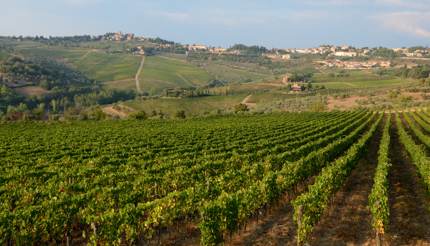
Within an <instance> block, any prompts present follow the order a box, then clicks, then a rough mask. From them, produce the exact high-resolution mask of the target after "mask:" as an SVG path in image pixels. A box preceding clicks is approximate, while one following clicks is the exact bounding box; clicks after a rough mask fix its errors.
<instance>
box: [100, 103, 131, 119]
mask: <svg viewBox="0 0 430 246" xmlns="http://www.w3.org/2000/svg"><path fill="white" fill-rule="evenodd" d="M102 110H103V112H104V113H105V114H108V115H110V116H116V117H119V118H121V119H124V118H127V117H128V114H127V113H125V112H123V111H121V110H118V109H115V108H114V107H113V106H112V105H110V106H106V107H103V108H102Z"/></svg>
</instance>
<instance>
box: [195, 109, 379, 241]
mask: <svg viewBox="0 0 430 246" xmlns="http://www.w3.org/2000/svg"><path fill="white" fill-rule="evenodd" d="M372 120H373V117H371V118H369V119H368V120H367V121H365V122H364V123H362V124H361V125H360V126H359V127H357V128H356V129H355V130H353V131H352V132H350V134H349V135H347V136H345V137H343V138H341V139H338V140H336V141H334V142H331V143H330V144H329V145H327V146H325V141H321V145H320V146H319V150H317V151H314V152H311V153H309V154H308V155H307V156H306V157H304V158H302V159H300V160H298V161H296V162H292V163H291V162H287V163H284V165H281V166H282V168H281V169H280V171H274V172H269V173H268V174H267V175H266V176H265V177H264V178H263V179H262V180H261V181H258V182H256V183H254V184H253V185H251V186H250V187H248V188H246V189H244V188H242V189H240V190H239V191H238V192H234V193H232V194H224V195H222V196H221V197H220V198H219V199H216V200H214V201H211V202H209V203H208V204H206V205H205V207H204V208H203V210H202V212H201V213H202V216H201V223H200V226H199V227H200V229H201V232H202V235H201V243H202V244H203V245H214V244H217V243H220V242H221V241H222V240H223V234H224V233H225V232H228V231H230V232H232V231H234V230H235V229H236V228H237V227H238V225H240V224H241V223H244V222H246V219H247V218H249V217H250V216H252V215H253V214H255V213H256V212H258V210H259V209H260V208H262V207H263V206H264V205H266V204H269V203H270V202H273V201H274V200H275V199H276V198H277V197H279V196H280V195H281V194H282V193H284V192H286V191H287V192H288V191H292V190H294V186H295V185H297V184H298V183H299V182H301V181H303V180H304V179H306V178H308V177H310V176H312V175H314V174H315V173H317V172H319V170H320V169H321V168H322V167H324V166H325V165H326V163H328V162H329V161H331V160H332V159H333V158H335V157H336V156H338V155H339V154H341V153H342V152H343V151H344V150H345V149H346V148H348V147H349V146H350V145H351V144H353V143H354V142H355V141H356V140H357V139H358V137H359V136H360V134H361V133H362V132H363V131H364V130H365V129H366V128H367V127H368V125H369V124H370V122H372ZM378 121H379V120H378ZM327 138H330V136H327ZM317 142H318V141H317ZM324 146H325V147H324ZM316 149H318V148H316ZM232 204H233V205H234V206H233V205H232Z"/></svg>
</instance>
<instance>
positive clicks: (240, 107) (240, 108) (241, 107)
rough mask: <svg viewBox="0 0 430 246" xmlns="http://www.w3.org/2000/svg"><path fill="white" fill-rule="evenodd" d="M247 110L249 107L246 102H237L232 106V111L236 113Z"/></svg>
mask: <svg viewBox="0 0 430 246" xmlns="http://www.w3.org/2000/svg"><path fill="white" fill-rule="evenodd" d="M247 111H249V108H248V106H247V105H246V104H243V103H239V104H238V105H236V106H234V112H236V113H239V112H247Z"/></svg>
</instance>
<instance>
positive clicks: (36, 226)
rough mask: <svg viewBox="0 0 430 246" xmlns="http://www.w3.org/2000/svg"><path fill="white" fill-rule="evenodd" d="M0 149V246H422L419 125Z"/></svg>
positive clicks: (99, 132) (130, 137)
mask: <svg viewBox="0 0 430 246" xmlns="http://www.w3.org/2000/svg"><path fill="white" fill-rule="evenodd" d="M0 139H1V141H0V201H1V204H0V245H33V244H35V245H46V244H57V245H58V244H62V245H82V244H92V245H169V244H172V245H198V244H201V245H217V244H222V243H224V244H227V245H244V244H248V245H249V244H251V245H297V244H306V243H309V244H310V245H322V244H328V245H333V244H338V243H339V242H342V243H340V244H341V245H342V244H346V243H352V244H363V243H370V244H375V243H376V244H383V245H384V244H389V245H391V244H402V245H404V244H408V245H411V244H412V245H414V244H415V245H430V227H428V225H430V195H429V194H430V193H429V192H428V191H429V190H430V159H429V156H430V113H428V112H426V111H422V112H407V113H394V114H382V113H374V112H369V111H364V110H363V111H351V112H325V113H311V112H306V113H303V112H302V113H282V114H271V115H243V116H224V117H209V118H202V119H190V120H181V121H179V120H175V121H161V120H160V121H158V120H148V121H133V120H123V121H101V122H96V121H81V122H50V123H44V122H39V123H37V122H19V123H3V124H0ZM352 199H356V200H352ZM275 217H278V218H282V219H284V220H285V221H287V222H288V223H287V222H285V223H283V224H282V223H270V220H271V219H270V218H275ZM268 220H269V221H268ZM275 224H276V225H275ZM269 225H270V226H269ZM282 226H283V227H284V228H281V227H282ZM357 226H360V227H359V229H356V230H355V229H354V228H358V227H357ZM267 227H269V229H267ZM281 229H282V230H286V229H288V233H284V232H282V230H281ZM348 230H350V231H351V232H350V233H348ZM268 231H270V232H271V234H270V235H269V232H268ZM273 234H276V235H273ZM336 240H338V241H336ZM339 240H340V241H339Z"/></svg>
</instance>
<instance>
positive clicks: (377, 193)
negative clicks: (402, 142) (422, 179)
mask: <svg viewBox="0 0 430 246" xmlns="http://www.w3.org/2000/svg"><path fill="white" fill-rule="evenodd" d="M390 127H391V114H390V115H389V116H388V118H387V119H386V122H385V126H384V130H383V133H382V138H381V142H380V145H379V151H378V165H377V167H376V171H375V176H374V178H373V187H372V191H371V193H370V195H369V207H370V211H371V213H372V218H373V220H372V221H373V222H372V225H373V228H374V229H375V231H376V233H377V234H379V235H383V234H384V233H385V228H386V227H387V225H388V223H389V216H390V208H389V203H388V186H389V183H388V172H389V169H390V167H391V164H390V159H389V156H388V153H389V150H390V141H391V138H390Z"/></svg>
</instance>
